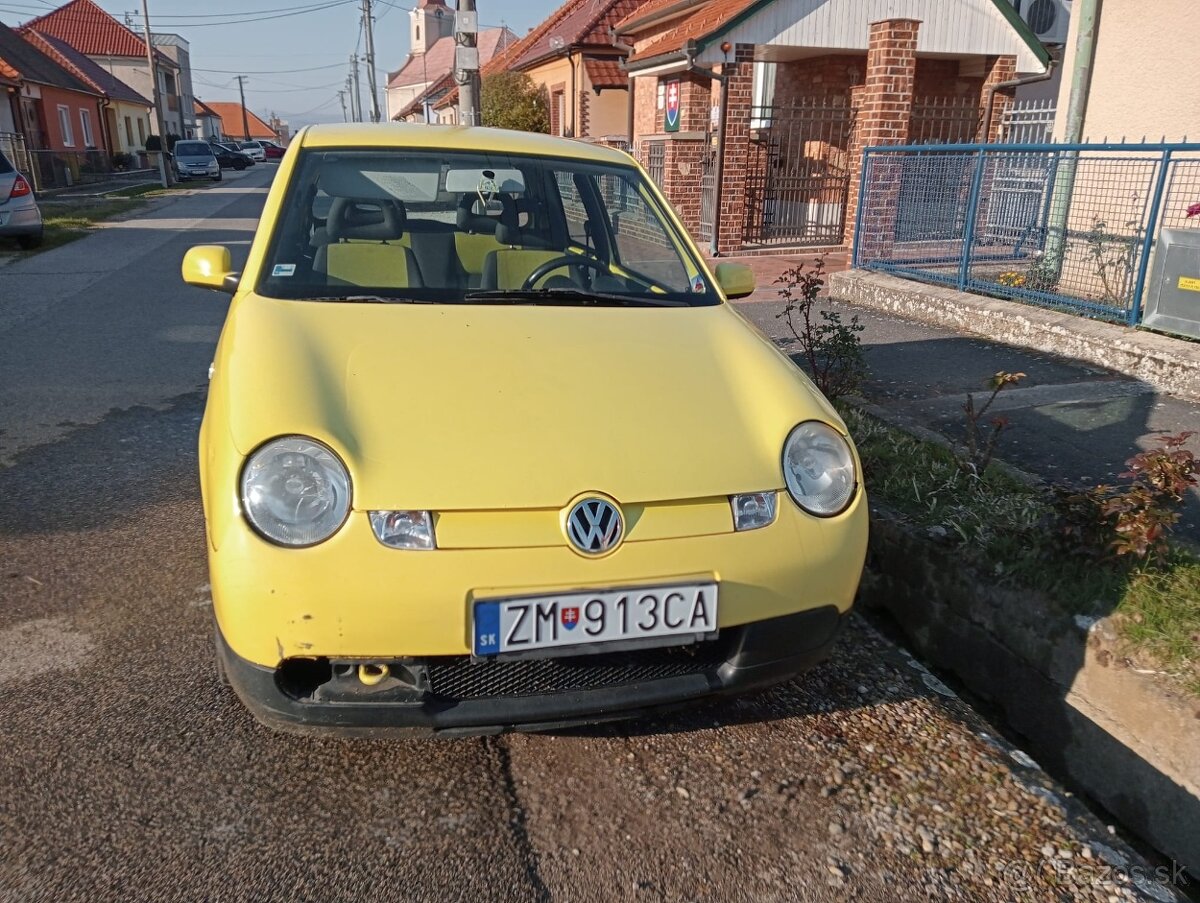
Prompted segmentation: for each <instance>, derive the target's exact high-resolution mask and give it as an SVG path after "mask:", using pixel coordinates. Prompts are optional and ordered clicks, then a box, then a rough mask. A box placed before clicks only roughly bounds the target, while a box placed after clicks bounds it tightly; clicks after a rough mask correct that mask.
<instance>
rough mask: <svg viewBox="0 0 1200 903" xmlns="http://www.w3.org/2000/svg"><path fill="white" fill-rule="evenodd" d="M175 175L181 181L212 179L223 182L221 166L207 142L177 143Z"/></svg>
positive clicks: (174, 152) (174, 153) (173, 152)
mask: <svg viewBox="0 0 1200 903" xmlns="http://www.w3.org/2000/svg"><path fill="white" fill-rule="evenodd" d="M172 154H173V155H174V157H175V164H174V165H175V175H176V177H178V179H179V181H181V182H186V181H187V180H188V179H212V180H213V181H214V182H220V181H221V164H220V163H219V162H217V155H216V154H215V153H214V152H213V149H212V148H211V147H210V146H209V144H208V142H207V141H176V142H175V149H174V150H173V151H172Z"/></svg>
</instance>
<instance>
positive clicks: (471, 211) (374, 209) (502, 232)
mask: <svg viewBox="0 0 1200 903" xmlns="http://www.w3.org/2000/svg"><path fill="white" fill-rule="evenodd" d="M258 291H259V293H260V294H263V295H267V296H269V297H274V298H295V299H320V300H334V301H336V300H364V301H365V300H370V301H387V300H396V301H400V300H405V301H424V302H431V303H464V302H465V303H481V304H503V303H544V304H563V305H567V304H576V305H582V304H608V305H628V306H683V305H688V306H700V305H707V304H717V303H719V301H720V299H719V297H718V295H717V293H716V291H715V289H714V287H713V286H712V285H710V284H709V280H708V277H707V276H706V275H705V274H704V272H703V270H702V268H701V266H700V264H699V263H698V261H696V260H695V258H694V257H693V255H692V254H691V253H689V251H688V249H687V245H686V243H685V241H684V238H683V236H682V235H681V234H680V232H679V230H678V229H677V228H676V227H675V226H674V225H673V224H672V222H671V220H670V219H669V218H668V217H667V216H666V214H665V211H664V210H663V209H662V207H661V206H660V204H659V202H658V200H657V198H656V197H655V196H654V194H653V193H652V191H651V188H650V186H649V185H648V184H647V182H646V180H645V179H644V178H643V177H642V175H641V172H640V171H639V170H638V169H637V168H636V167H635V166H633V165H619V164H595V163H584V162H579V161H575V160H571V159H560V158H556V157H534V156H522V155H513V154H488V153H472V152H464V153H456V152H448V151H443V150H434V151H430V150H423V151H409V150H388V151H380V150H343V149H338V150H306V151H304V152H303V153H302V155H301V157H300V159H299V161H298V164H297V167H296V171H295V174H294V175H293V177H292V180H291V183H290V184H289V186H288V190H287V194H286V197H285V199H284V202H283V205H282V207H281V209H280V217H279V220H278V222H277V223H276V227H275V234H274V236H273V237H272V240H271V246H270V249H269V251H268V255H267V261H266V265H265V266H264V268H263V271H262V277H261V278H260V280H259V285H258Z"/></svg>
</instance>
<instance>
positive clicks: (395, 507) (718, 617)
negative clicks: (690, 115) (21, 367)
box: [183, 124, 867, 734]
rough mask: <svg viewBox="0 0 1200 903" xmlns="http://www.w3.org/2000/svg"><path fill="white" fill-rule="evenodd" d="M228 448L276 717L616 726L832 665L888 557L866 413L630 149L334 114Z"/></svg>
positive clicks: (233, 389)
mask: <svg viewBox="0 0 1200 903" xmlns="http://www.w3.org/2000/svg"><path fill="white" fill-rule="evenodd" d="M183 277H184V280H185V281H186V282H188V283H189V284H191V285H197V286H204V287H207V288H211V289H217V290H222V291H226V292H230V293H232V294H233V300H232V302H231V305H230V308H229V314H228V318H227V320H226V323H225V327H224V330H223V332H222V334H221V339H220V343H219V345H218V347H217V352H216V358H215V360H214V363H213V369H212V378H211V385H210V389H209V395H208V404H207V409H206V411H205V415H204V422H203V426H202V428H201V431H200V477H201V486H202V491H203V503H204V513H205V519H206V523H207V539H208V543H209V549H208V554H209V568H210V571H211V583H212V594H213V607H214V611H215V614H216V623H217V631H216V643H217V652H218V662H219V664H220V668H221V671H222V673H223V675H224V677H225V679H226V680H227V681H228V682H229V683H231V684H232V686H233V688H234V689H235V690H236V692H237V693H238V695H239V696H240V697H241V699H242V700H243V702H244V703H245V704H246V706H247V707H249V708H250V709H251V710H252V711H253V712H254V714H255V715H257V716H258V717H259V719H260V720H262V721H263V722H265V723H267V724H269V725H272V726H275V727H278V728H283V729H293V730H301V731H332V732H339V733H343V734H373V733H375V732H379V731H386V730H391V729H397V728H404V729H409V730H416V731H419V732H428V733H444V734H462V733H490V732H497V731H502V730H513V729H523V730H535V729H544V728H550V727H557V726H562V725H568V724H579V723H588V722H595V721H602V720H608V719H613V718H619V717H625V716H630V715H634V714H638V713H645V712H649V711H653V710H656V709H663V708H666V707H670V706H674V705H677V704H680V703H683V702H686V701H690V700H695V699H700V698H704V697H710V696H716V695H721V694H727V693H732V692H736V691H742V690H747V689H750V688H756V687H761V686H766V685H769V684H771V683H774V682H778V681H781V680H785V679H787V678H790V677H792V676H794V675H796V674H797V673H799V672H801V671H802V670H803V669H805V668H806V667H809V666H810V665H812V664H813V663H814V662H816V661H818V660H820V659H821V658H822V657H824V656H825V655H826V654H827V653H828V651H829V648H830V646H831V644H832V642H833V640H834V638H835V636H836V634H837V632H838V629H839V627H840V625H841V624H842V622H843V621H844V619H845V617H846V615H847V613H848V612H849V610H850V607H851V605H852V603H853V599H854V594H855V591H856V588H857V585H858V581H859V577H860V575H861V572H862V565H863V558H864V555H865V550H866V540H867V502H866V497H865V493H864V491H863V487H862V484H861V477H860V473H861V471H860V464H859V461H858V457H857V454H856V452H855V449H854V446H853V444H852V443H851V441H850V439H849V437H848V436H847V435H846V427H845V425H844V424H843V422H842V420H841V419H840V418H839V417H838V415H837V413H836V412H835V411H834V409H833V408H832V407H831V406H830V405H829V403H828V402H827V401H826V400H825V399H824V398H823V397H822V396H821V394H820V393H819V392H818V391H817V390H816V389H815V388H814V386H813V385H812V383H811V382H810V381H809V380H808V379H807V378H806V377H805V376H803V375H802V374H801V373H800V372H799V371H798V370H797V369H796V367H795V366H794V365H793V364H792V363H791V362H790V361H789V360H788V358H787V357H786V356H784V355H783V354H781V353H780V352H779V351H778V350H777V349H776V348H775V347H774V346H773V345H772V344H771V342H769V341H768V340H766V339H765V338H763V337H762V336H761V335H760V334H759V333H758V332H757V331H756V330H755V329H754V328H753V327H752V326H751V325H749V324H748V323H747V322H746V321H745V320H744V319H743V317H742V316H741V315H740V314H739V313H738V312H737V311H736V310H735V309H734V307H733V306H731V305H730V304H729V303H727V302H728V299H729V298H731V297H742V296H745V295H748V294H750V293H751V292H752V291H753V290H754V279H753V276H752V275H751V273H750V271H749V270H748V268H746V267H744V266H742V265H738V264H732V263H721V264H719V265H718V266H716V267H715V269H714V270H710V269H709V268H708V267H707V266H706V265H705V263H704V261H703V260H702V258H701V256H700V254H699V253H698V251H697V249H696V246H695V245H694V244H693V243H692V241H691V239H690V238H689V237H688V235H687V233H686V231H685V230H684V228H683V227H682V226H681V224H680V222H679V220H678V219H677V218H676V216H675V215H674V213H673V212H672V211H671V209H670V207H669V206H668V204H667V203H666V202H665V201H664V199H663V197H662V195H661V194H660V193H659V191H658V190H657V188H655V186H654V185H653V183H652V182H651V181H650V179H649V178H647V176H646V174H645V172H644V171H643V170H642V169H641V168H640V167H639V166H638V165H637V163H636V162H635V161H634V160H633V159H632V158H631V157H629V156H628V155H626V154H623V153H620V152H618V151H615V150H611V149H607V148H604V147H599V146H594V145H590V144H585V143H582V142H576V141H569V140H562V139H556V138H550V137H546V136H543V135H533V134H526V133H521V132H507V131H499V130H492V129H468V128H458V127H431V126H427V125H402V124H394V125H392V124H389V125H378V126H337V127H332V126H329V127H327V126H314V127H312V128H309V129H307V130H305V131H303V132H301V133H300V134H298V135H297V136H296V138H295V140H294V141H293V142H292V144H291V146H290V147H289V149H288V151H287V154H286V156H285V157H284V158H283V160H282V161H281V166H280V170H279V174H278V177H277V178H276V179H275V181H274V184H273V185H272V187H271V189H270V194H269V195H268V197H267V201H266V206H265V210H264V212H263V216H262V220H261V222H260V225H259V228H258V233H257V235H256V236H255V239H254V242H253V244H252V246H251V248H250V252H249V258H248V260H247V263H246V266H245V268H244V270H243V271H242V272H241V273H235V272H232V265H231V258H230V254H229V252H228V250H227V249H225V248H221V247H215V246H203V247H196V248H192V249H191V250H190V251H189V252H188V253H187V255H186V257H185V258H184V261H183Z"/></svg>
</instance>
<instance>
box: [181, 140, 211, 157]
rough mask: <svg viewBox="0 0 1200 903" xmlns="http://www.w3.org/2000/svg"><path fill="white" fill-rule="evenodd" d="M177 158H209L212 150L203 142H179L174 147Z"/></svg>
mask: <svg viewBox="0 0 1200 903" xmlns="http://www.w3.org/2000/svg"><path fill="white" fill-rule="evenodd" d="M175 156H177V157H211V156H212V148H210V147H209V146H208V145H207V144H205V143H204V142H203V141H180V142H178V143H177V144H176V145H175Z"/></svg>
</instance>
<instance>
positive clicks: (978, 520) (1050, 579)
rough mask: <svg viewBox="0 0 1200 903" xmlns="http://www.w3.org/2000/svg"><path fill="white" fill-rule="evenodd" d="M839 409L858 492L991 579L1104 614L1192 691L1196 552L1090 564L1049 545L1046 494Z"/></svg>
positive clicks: (1197, 627) (1196, 660) (1196, 676)
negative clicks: (859, 471) (852, 451)
mask: <svg viewBox="0 0 1200 903" xmlns="http://www.w3.org/2000/svg"><path fill="white" fill-rule="evenodd" d="M841 413H842V416H843V417H844V418H845V420H846V425H847V426H848V427H849V428H850V433H851V435H852V436H854V441H855V444H856V445H857V446H858V451H859V455H860V456H861V457H862V461H863V471H864V473H863V477H864V480H865V482H866V485H867V489H868V491H869V492H870V493H871V494H872V495H873V496H874V497H876V498H878V499H879V500H880V501H882V502H884V503H885V504H886V505H887V506H888V507H890V508H892V509H893V510H895V511H898V512H899V513H901V514H903V515H904V516H905V517H907V518H908V519H909V520H910V521H911V522H912V523H914V524H916V525H917V526H920V527H923V528H925V529H926V530H927V531H928V533H929V535H930V536H931V538H935V539H938V540H940V541H942V542H944V543H946V544H948V545H950V546H951V547H952V548H954V549H955V550H956V551H957V552H958V553H959V554H960V555H961V556H962V558H963V559H964V560H966V561H967V562H969V563H970V564H971V565H972V566H973V567H975V568H976V570H978V571H979V572H981V573H984V574H987V575H989V576H990V577H991V578H992V579H994V580H995V581H996V582H997V583H998V584H1001V585H1008V586H1012V587H1015V588H1028V589H1035V590H1040V591H1042V592H1044V593H1045V594H1046V595H1047V596H1048V597H1050V598H1051V599H1053V600H1055V601H1056V602H1057V603H1058V604H1059V605H1060V606H1061V607H1062V609H1063V614H1066V615H1070V614H1088V615H1110V614H1111V615H1114V623H1115V624H1116V625H1117V626H1118V628H1119V630H1120V632H1121V635H1122V638H1123V639H1124V640H1126V641H1127V642H1128V643H1129V645H1130V647H1131V650H1132V651H1135V652H1138V653H1141V654H1143V655H1144V656H1148V657H1150V658H1151V659H1153V661H1154V662H1155V663H1156V664H1157V665H1158V666H1159V667H1161V668H1162V669H1163V670H1166V671H1169V672H1170V673H1172V674H1173V675H1175V676H1177V677H1178V678H1179V679H1180V680H1181V681H1182V682H1183V683H1184V684H1185V685H1186V687H1187V689H1188V690H1189V691H1190V692H1192V693H1194V694H1196V695H1198V696H1200V560H1198V559H1197V558H1195V557H1194V556H1193V555H1191V554H1190V553H1188V552H1187V551H1184V550H1181V549H1176V550H1173V551H1172V552H1171V553H1170V555H1168V556H1167V557H1166V558H1165V559H1160V560H1158V561H1152V562H1134V561H1132V560H1125V559H1122V560H1118V561H1115V562H1097V561H1094V560H1090V559H1084V558H1081V557H1079V556H1075V555H1071V554H1068V553H1066V552H1065V551H1063V550H1062V549H1060V548H1059V546H1058V545H1057V544H1056V543H1055V540H1054V538H1055V520H1054V509H1053V507H1052V505H1051V500H1050V497H1049V494H1048V493H1047V492H1046V491H1045V490H1043V489H1040V488H1038V487H1035V486H1029V485H1026V484H1025V483H1022V482H1020V481H1018V480H1016V479H1013V478H1012V477H1009V476H1007V475H1006V474H1004V473H1002V472H1000V471H998V470H997V469H995V468H991V469H989V470H987V471H985V473H984V474H983V476H982V477H973V476H970V475H968V474H965V473H964V472H963V471H962V470H961V469H960V468H959V466H958V464H957V462H955V460H954V457H953V455H952V454H951V453H950V451H949V450H948V449H946V448H942V447H941V446H939V445H936V444H934V443H932V442H926V441H924V440H922V439H918V438H917V437H915V436H913V435H911V434H910V433H907V432H905V431H904V430H902V429H899V428H897V427H894V426H891V425H890V424H887V423H884V422H883V421H881V420H878V419H877V418H875V417H872V416H870V415H869V414H866V413H863V412H862V411H859V410H858V409H856V408H852V407H848V406H845V407H843V409H842V411H841Z"/></svg>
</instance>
